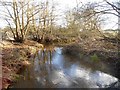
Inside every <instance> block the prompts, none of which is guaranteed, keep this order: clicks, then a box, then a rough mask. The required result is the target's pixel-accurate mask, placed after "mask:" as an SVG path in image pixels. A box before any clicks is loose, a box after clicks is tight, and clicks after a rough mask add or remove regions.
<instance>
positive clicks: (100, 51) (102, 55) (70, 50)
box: [63, 39, 120, 79]
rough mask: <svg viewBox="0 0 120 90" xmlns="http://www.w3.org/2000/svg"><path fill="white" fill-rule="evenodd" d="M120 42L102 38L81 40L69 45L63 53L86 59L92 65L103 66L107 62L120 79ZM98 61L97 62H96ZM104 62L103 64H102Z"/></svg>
mask: <svg viewBox="0 0 120 90" xmlns="http://www.w3.org/2000/svg"><path fill="white" fill-rule="evenodd" d="M119 48H120V44H118V42H115V43H113V42H108V41H105V40H101V39H96V40H91V39H90V40H80V41H79V42H78V43H77V44H76V43H75V44H71V45H67V46H65V47H64V49H63V53H64V54H66V55H71V56H75V57H77V58H79V59H80V60H81V59H82V60H84V61H85V62H86V63H88V64H89V65H91V66H95V67H98V69H99V68H100V67H102V64H106V65H107V66H109V67H110V68H111V73H112V74H113V75H114V76H115V77H117V78H119V79H120V72H119V71H120V56H119V55H120V51H119ZM96 62H97V63H96ZM99 62H100V63H99ZM101 62H102V64H101Z"/></svg>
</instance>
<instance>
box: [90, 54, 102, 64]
mask: <svg viewBox="0 0 120 90" xmlns="http://www.w3.org/2000/svg"><path fill="white" fill-rule="evenodd" d="M90 60H92V61H93V62H97V61H99V60H100V59H99V57H98V56H97V55H96V54H94V55H92V56H90Z"/></svg>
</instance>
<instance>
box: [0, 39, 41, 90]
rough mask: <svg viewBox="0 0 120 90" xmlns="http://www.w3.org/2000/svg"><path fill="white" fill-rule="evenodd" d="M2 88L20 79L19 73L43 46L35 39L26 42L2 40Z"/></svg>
mask: <svg viewBox="0 0 120 90" xmlns="http://www.w3.org/2000/svg"><path fill="white" fill-rule="evenodd" d="M0 46H1V48H2V53H1V56H2V58H1V59H2V60H1V61H2V77H0V78H2V79H1V80H2V88H8V87H9V85H11V84H12V83H14V82H15V81H16V80H18V79H19V77H20V76H19V74H20V73H21V71H23V70H24V69H25V68H26V67H27V66H28V65H29V64H30V62H29V61H30V59H31V57H33V56H34V53H35V52H36V51H37V49H39V48H41V47H43V46H42V45H41V44H39V43H36V42H34V41H26V42H25V43H23V44H22V43H15V42H9V41H2V42H1V44H0Z"/></svg>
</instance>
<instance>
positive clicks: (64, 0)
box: [0, 0, 118, 29]
mask: <svg viewBox="0 0 120 90" xmlns="http://www.w3.org/2000/svg"><path fill="white" fill-rule="evenodd" d="M2 1H12V0H2ZM36 1H38V0H36ZM53 1H55V2H57V3H58V6H57V10H58V11H57V12H58V13H59V14H64V13H63V12H64V11H66V10H68V9H72V8H73V7H75V6H76V0H53ZM78 1H81V2H82V3H87V2H101V1H103V0H78ZM108 1H111V2H112V1H115V0H108ZM0 8H1V7H0ZM0 13H1V12H0ZM105 17H106V22H105V23H104V25H102V28H103V29H110V28H112V29H116V28H117V25H116V23H117V21H118V18H117V17H116V16H113V15H105ZM61 19H62V18H61ZM62 22H63V20H59V23H62ZM6 25H7V24H6V23H5V21H4V20H2V19H1V18H0V28H3V27H5V26H6Z"/></svg>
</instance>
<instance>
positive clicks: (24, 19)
mask: <svg viewBox="0 0 120 90" xmlns="http://www.w3.org/2000/svg"><path fill="white" fill-rule="evenodd" d="M0 3H1V4H2V6H4V8H5V9H6V10H5V11H3V13H4V16H5V17H2V18H4V20H6V22H7V23H8V25H9V27H10V30H11V32H12V34H13V37H14V40H15V41H17V42H23V41H24V40H25V37H26V34H27V32H28V27H29V23H30V21H31V20H32V17H33V16H34V15H36V14H37V13H38V12H39V7H38V5H35V6H34V7H33V6H32V5H30V1H29V0H25V1H17V0H13V1H12V2H9V3H8V2H3V1H0ZM31 12H32V15H31V14H30V13H31ZM13 27H15V29H13Z"/></svg>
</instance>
